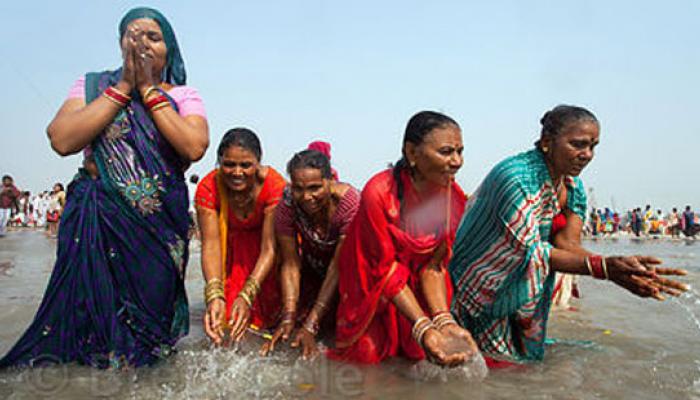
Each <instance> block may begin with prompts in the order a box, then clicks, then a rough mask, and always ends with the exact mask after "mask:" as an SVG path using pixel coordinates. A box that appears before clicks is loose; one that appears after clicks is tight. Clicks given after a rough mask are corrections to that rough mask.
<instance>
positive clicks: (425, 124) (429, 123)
mask: <svg viewBox="0 0 700 400" xmlns="http://www.w3.org/2000/svg"><path fill="white" fill-rule="evenodd" d="M449 125H452V126H454V127H457V128H459V124H458V123H457V121H455V120H454V119H452V118H450V117H448V116H447V115H445V114H441V113H439V112H435V111H421V112H419V113H417V114H415V115H414V116H412V117H411V119H409V120H408V124H407V125H406V131H405V132H404V134H403V144H402V145H401V158H400V159H399V161H397V162H396V164H395V165H394V167H393V171H392V173H393V176H394V182H396V196H397V197H398V199H399V204H400V206H401V211H403V184H402V183H401V170H403V169H404V168H409V165H408V161H407V160H406V153H405V150H404V148H405V147H406V143H413V144H415V145H419V144H421V143H423V140H425V137H426V136H427V135H428V134H429V133H430V132H432V131H433V129H436V128H444V127H446V126H449Z"/></svg>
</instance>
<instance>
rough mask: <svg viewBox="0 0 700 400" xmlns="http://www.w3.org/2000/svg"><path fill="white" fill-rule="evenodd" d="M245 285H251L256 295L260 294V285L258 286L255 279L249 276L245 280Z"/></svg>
mask: <svg viewBox="0 0 700 400" xmlns="http://www.w3.org/2000/svg"><path fill="white" fill-rule="evenodd" d="M246 284H250V285H252V286H253V289H254V290H255V293H256V294H257V293H260V284H259V283H258V281H257V280H256V279H255V278H253V277H252V276H251V277H248V279H247V280H246Z"/></svg>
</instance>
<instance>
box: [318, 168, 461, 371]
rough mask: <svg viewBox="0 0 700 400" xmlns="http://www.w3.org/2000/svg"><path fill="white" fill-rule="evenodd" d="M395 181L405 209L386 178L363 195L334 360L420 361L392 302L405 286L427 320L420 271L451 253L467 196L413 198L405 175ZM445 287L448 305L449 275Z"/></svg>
mask: <svg viewBox="0 0 700 400" xmlns="http://www.w3.org/2000/svg"><path fill="white" fill-rule="evenodd" d="M400 179H401V180H402V181H403V187H404V199H403V207H402V206H401V204H400V202H399V199H398V196H397V185H396V183H395V180H394V177H393V175H392V171H391V170H387V171H384V172H380V173H379V174H377V175H375V176H374V177H373V178H372V179H371V180H370V181H369V182H368V183H367V185H366V186H365V188H364V189H363V190H362V195H361V199H360V206H359V209H358V211H357V215H356V216H355V219H354V220H353V221H352V223H351V224H350V227H349V228H348V233H347V236H346V237H345V242H344V244H343V247H342V249H341V253H340V260H339V263H338V269H339V276H340V277H339V282H338V290H339V294H340V300H339V305H338V312H337V319H336V348H335V349H333V350H332V351H331V352H330V353H329V356H330V357H331V358H335V359H339V360H347V361H353V362H359V363H370V364H374V363H379V362H381V361H382V360H384V359H386V358H388V357H393V356H397V355H400V354H401V355H404V356H406V357H408V358H410V359H413V360H420V359H423V358H424V357H425V354H424V352H423V349H422V348H421V346H420V345H419V344H418V343H416V341H415V340H414V339H413V337H412V336H411V328H412V324H411V322H410V321H409V320H408V319H406V318H405V317H404V316H403V315H401V313H400V312H399V311H398V310H397V309H396V307H395V306H394V304H393V303H392V302H391V299H393V298H394V296H396V295H397V294H398V293H399V292H400V291H401V290H403V288H404V287H405V286H406V285H409V287H410V288H411V289H412V290H413V292H414V294H415V295H416V298H417V299H418V302H419V304H420V305H421V307H422V308H423V310H424V311H426V314H428V315H429V314H430V312H429V311H428V308H427V305H426V303H425V299H424V297H423V293H422V289H421V288H420V276H419V275H420V271H421V269H422V268H423V267H424V266H425V265H426V264H427V263H428V261H429V260H430V259H431V257H432V255H433V252H434V251H435V249H436V248H437V247H438V246H439V245H440V244H441V243H442V242H447V245H448V248H449V246H450V245H451V242H452V240H453V239H454V234H455V231H456V229H457V223H458V221H459V219H460V217H461V215H462V213H463V211H464V203H465V196H464V193H463V192H462V190H461V189H460V187H459V185H457V184H456V183H453V184H452V185H451V186H450V187H449V188H447V189H443V190H440V191H435V192H433V193H418V192H417V191H416V190H415V189H414V186H413V184H412V182H411V179H410V177H409V175H408V173H407V172H405V171H404V172H402V173H401V176H400ZM448 258H449V255H448V256H446V257H445V260H443V268H445V267H446V261H447V259H448ZM445 284H446V287H447V299H448V304H449V300H450V297H451V294H452V284H451V281H450V278H449V275H448V274H447V272H445Z"/></svg>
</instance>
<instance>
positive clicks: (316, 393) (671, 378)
mask: <svg viewBox="0 0 700 400" xmlns="http://www.w3.org/2000/svg"><path fill="white" fill-rule="evenodd" d="M586 245H587V246H589V247H590V248H592V249H593V250H594V251H596V252H600V253H603V254H640V253H641V254H655V255H658V256H660V257H662V258H663V259H665V260H666V261H667V263H668V264H669V265H672V266H674V267H680V268H686V269H688V270H689V271H690V274H689V276H688V277H687V278H685V279H684V280H685V281H686V282H687V283H690V284H691V286H692V288H691V291H689V293H688V294H686V295H684V296H683V297H682V298H680V299H673V300H670V301H667V302H663V303H660V302H656V301H653V300H643V299H638V298H635V297H632V296H631V295H629V294H628V293H627V292H625V291H624V290H623V289H620V288H616V287H613V286H612V285H611V284H610V283H606V282H600V281H592V280H590V279H583V282H582V284H581V286H582V292H583V299H581V300H579V301H578V303H577V304H575V305H576V307H577V308H578V309H579V311H577V312H569V311H561V312H559V311H558V312H556V313H555V314H554V316H553V317H552V322H551V324H550V329H549V336H550V337H553V338H556V339H557V340H553V344H551V346H550V347H549V349H548V353H547V356H546V360H545V362H543V363H540V364H536V365H528V366H523V367H518V368H511V369H506V370H499V371H491V372H490V374H489V376H488V377H487V378H486V379H485V380H484V381H483V382H478V379H474V376H471V375H469V373H470V372H472V371H478V369H474V370H467V372H466V373H465V371H461V373H460V371H449V372H445V371H440V370H439V369H435V368H432V366H427V365H425V364H417V365H413V364H411V363H408V362H405V361H402V360H391V361H390V362H388V363H385V364H383V365H381V366H356V365H347V364H340V363H336V362H332V361H329V360H327V359H325V358H323V357H320V358H317V359H316V360H314V361H312V362H305V361H301V360H298V359H297V356H296V354H297V353H296V352H292V351H291V350H289V349H281V351H276V352H275V353H274V354H273V355H272V356H271V357H267V358H259V357H258V356H257V349H258V348H259V346H260V343H261V341H262V340H263V339H261V338H259V337H255V336H253V335H249V339H248V341H247V342H245V343H244V344H243V345H242V346H241V348H240V349H238V351H237V352H234V351H232V350H231V349H214V348H212V347H211V346H210V345H209V344H208V341H207V340H206V338H205V337H204V333H203V332H202V329H201V325H200V321H201V316H202V313H203V310H204V305H203V303H202V298H201V293H202V290H201V289H202V282H201V278H200V268H199V260H198V256H197V255H195V256H194V257H193V260H192V261H191V263H190V266H189V272H188V279H187V288H188V293H189V295H190V304H191V306H192V313H191V318H192V321H191V322H192V329H191V333H190V335H189V336H188V337H187V338H185V339H184V340H183V341H182V342H181V343H179V344H178V346H177V347H178V352H177V354H175V355H174V356H173V357H171V358H170V359H168V360H166V361H165V362H163V363H161V364H159V365H157V366H154V367H151V368H143V369H139V370H126V371H99V370H94V369H91V368H86V367H80V366H75V365H69V366H57V367H50V368H41V369H36V370H23V371H20V372H3V373H0V398H10V399H34V398H37V397H39V396H47V397H52V398H66V399H68V398H70V399H76V398H94V397H104V398H115V399H164V398H168V399H170V398H173V399H219V398H221V399H223V398H247V397H250V398H273V399H274V398H280V399H282V398H382V399H401V400H406V399H413V398H421V399H423V398H430V397H433V398H438V397H439V398H470V399H492V398H516V397H517V398H523V397H525V398H541V399H550V398H552V399H560V398H561V399H594V398H610V399H619V398H642V399H660V398H664V399H688V398H698V397H700V295H699V292H698V290H697V289H696V288H697V287H698V283H699V279H698V276H699V274H700V257H699V256H698V255H696V254H700V243H697V244H696V243H686V242H684V241H679V242H671V241H660V240H659V241H644V242H636V241H634V242H633V241H627V240H624V239H621V240H619V241H617V242H613V241H598V242H587V243H586ZM54 246H55V242H53V241H50V240H48V239H46V238H45V237H44V236H43V235H41V234H40V233H33V232H18V233H14V234H11V235H10V236H8V237H7V238H5V239H0V265H4V264H3V262H7V261H11V262H12V264H11V267H10V268H6V269H5V273H0V301H2V304H3V308H2V310H0V353H2V354H4V353H5V352H6V351H7V350H8V349H9V347H10V346H11V345H12V344H13V343H14V341H15V340H16V339H17V338H18V336H19V335H20V334H21V333H22V331H23V330H24V329H25V328H26V326H27V324H28V322H29V320H30V319H31V318H32V316H33V315H34V312H35V310H36V307H37V306H38V304H39V301H40V300H41V295H42V293H43V291H44V286H45V285H46V282H47V280H48V274H49V272H50V268H47V265H50V264H51V262H52V260H53V257H54V255H55V247H54Z"/></svg>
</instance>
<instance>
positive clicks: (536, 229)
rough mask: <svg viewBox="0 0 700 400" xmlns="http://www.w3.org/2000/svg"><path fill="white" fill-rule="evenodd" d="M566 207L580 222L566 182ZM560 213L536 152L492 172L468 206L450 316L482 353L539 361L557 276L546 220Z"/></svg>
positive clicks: (579, 189)
mask: <svg viewBox="0 0 700 400" xmlns="http://www.w3.org/2000/svg"><path fill="white" fill-rule="evenodd" d="M565 185H566V188H567V205H566V206H567V207H568V208H569V209H570V210H571V211H572V212H574V213H575V214H577V215H578V216H579V217H580V218H581V219H582V220H585V212H586V194H585V191H584V189H583V184H582V182H581V180H580V179H579V178H578V177H573V178H572V177H565ZM561 210H562V206H561V205H560V204H559V201H558V200H557V196H556V188H555V187H554V186H553V183H552V180H551V178H550V176H549V171H548V170H547V166H546V164H545V161H544V158H543V155H542V153H541V151H540V150H537V149H533V150H530V151H528V152H525V153H521V154H518V155H516V156H513V157H510V158H507V159H506V160H504V161H502V162H500V163H499V164H498V165H496V166H495V167H494V168H493V170H491V172H490V173H489V174H488V175H487V176H486V178H485V179H484V181H483V182H482V183H481V185H480V186H479V188H478V189H477V191H476V192H475V193H474V195H473V196H472V197H470V199H469V203H468V204H467V209H466V211H465V213H464V217H463V219H462V222H461V224H460V227H459V230H458V231H457V238H456V239H455V243H454V247H453V251H454V255H453V257H452V260H451V261H450V266H449V270H450V274H451V276H452V281H453V282H454V284H455V296H454V300H453V302H452V312H453V314H454V315H455V317H456V319H457V320H458V322H459V323H460V324H461V325H462V326H463V327H464V328H466V329H467V330H469V332H471V334H472V336H473V337H474V339H475V340H476V343H477V344H478V346H479V348H480V349H481V351H482V352H484V353H485V354H487V355H489V356H492V357H494V358H496V359H499V358H502V359H507V360H509V361H518V362H522V361H534V360H541V359H542V357H543V356H544V342H545V338H546V330H547V318H548V316H549V308H550V306H551V302H552V292H553V289H554V281H555V274H554V273H551V272H550V256H551V250H552V244H551V243H550V241H549V240H550V235H551V230H552V221H553V218H554V217H555V215H557V214H559V213H560V212H561Z"/></svg>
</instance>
